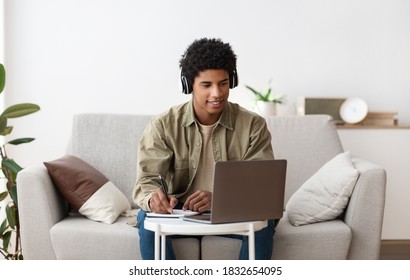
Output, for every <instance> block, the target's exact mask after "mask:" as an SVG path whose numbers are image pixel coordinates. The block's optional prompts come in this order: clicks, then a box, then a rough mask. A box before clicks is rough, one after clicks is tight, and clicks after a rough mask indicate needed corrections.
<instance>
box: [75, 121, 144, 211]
mask: <svg viewBox="0 0 410 280" xmlns="http://www.w3.org/2000/svg"><path fill="white" fill-rule="evenodd" d="M150 119H151V116H146V115H119V114H118V115H117V114H78V115H75V116H74V119H73V129H72V133H71V139H70V142H69V145H68V150H67V153H68V154H71V155H74V156H77V157H79V158H81V159H83V160H84V161H86V162H87V163H89V164H90V165H92V166H93V167H95V168H96V169H97V170H99V171H100V172H101V173H102V174H104V175H105V176H106V177H107V178H108V179H109V180H111V181H112V182H113V183H114V184H115V185H116V186H117V187H118V188H119V189H120V190H121V191H122V192H123V193H124V194H125V196H126V197H127V198H128V200H129V201H130V203H131V205H132V206H133V207H136V205H135V204H134V202H133V201H132V197H131V194H132V189H133V188H134V185H135V179H136V173H137V169H136V166H137V148H138V143H139V139H140V136H141V134H142V132H143V130H144V128H145V127H146V125H147V124H148V122H149V121H150Z"/></svg>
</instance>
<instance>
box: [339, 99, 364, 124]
mask: <svg viewBox="0 0 410 280" xmlns="http://www.w3.org/2000/svg"><path fill="white" fill-rule="evenodd" d="M367 110H368V108H367V104H366V102H365V101H364V100H363V99H361V98H357V97H353V98H347V99H346V100H345V102H343V104H342V106H340V112H339V113H340V117H341V118H342V120H343V121H344V122H346V123H350V124H354V123H359V122H361V121H362V120H364V118H365V117H366V116H367Z"/></svg>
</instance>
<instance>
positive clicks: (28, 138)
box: [7, 137, 35, 145]
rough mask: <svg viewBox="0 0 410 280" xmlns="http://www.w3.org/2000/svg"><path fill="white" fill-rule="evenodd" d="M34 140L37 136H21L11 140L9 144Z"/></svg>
mask: <svg viewBox="0 0 410 280" xmlns="http://www.w3.org/2000/svg"><path fill="white" fill-rule="evenodd" d="M33 140H35V138H31V137H26V138H19V139H14V140H11V141H9V142H7V144H11V145H20V144H25V143H30V142H31V141H33Z"/></svg>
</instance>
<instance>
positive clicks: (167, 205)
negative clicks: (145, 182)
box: [149, 176, 178, 214]
mask: <svg viewBox="0 0 410 280" xmlns="http://www.w3.org/2000/svg"><path fill="white" fill-rule="evenodd" d="M159 180H160V184H161V188H158V190H157V191H156V192H154V194H153V195H152V197H151V199H150V200H149V206H150V208H151V211H152V212H154V213H159V214H167V213H168V214H172V209H174V207H175V206H176V205H177V203H178V200H177V199H176V198H175V196H173V195H169V194H168V188H167V186H166V183H165V181H162V180H163V179H162V177H161V176H160V178H159ZM161 181H162V182H161Z"/></svg>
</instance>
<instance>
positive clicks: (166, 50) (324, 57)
mask: <svg viewBox="0 0 410 280" xmlns="http://www.w3.org/2000/svg"><path fill="white" fill-rule="evenodd" d="M5 2H6V3H5V17H6V19H5V25H6V29H5V52H6V57H5V66H6V69H7V74H8V80H7V83H8V84H7V93H6V103H7V104H9V105H11V104H15V103H18V102H33V103H37V104H39V105H40V106H41V108H42V110H41V111H40V112H39V113H36V114H34V115H31V116H27V117H25V118H22V119H17V120H13V124H15V131H14V132H13V137H19V136H33V137H36V141H34V142H33V143H30V144H26V145H23V146H20V147H16V148H13V149H10V153H12V155H13V156H14V158H15V159H16V160H18V161H19V162H20V163H22V164H23V165H28V164H33V163H40V162H42V161H44V160H50V159H54V158H56V157H59V156H60V155H62V154H63V153H64V149H65V146H66V143H67V141H68V137H69V133H70V128H71V119H72V116H73V114H75V113H80V112H111V113H143V114H156V113H159V112H161V111H163V110H165V109H166V108H168V107H169V106H171V105H173V104H177V103H180V102H184V101H185V100H188V99H189V97H188V96H184V95H182V94H181V93H179V88H178V83H179V77H178V76H179V69H178V60H179V58H180V56H181V55H182V53H183V52H184V50H185V48H186V47H187V45H188V44H190V43H191V42H192V41H193V40H194V39H197V38H200V37H204V36H207V37H219V38H222V39H223V40H224V41H227V42H230V43H231V44H232V46H233V48H234V50H235V51H236V53H237V55H238V72H239V79H240V85H239V87H238V88H236V89H234V90H233V91H232V95H231V99H232V100H233V101H235V102H239V103H240V104H241V105H243V106H245V107H248V108H250V107H251V103H252V102H251V98H250V96H249V93H248V92H247V91H246V89H245V88H244V84H249V85H253V86H255V87H258V88H264V87H265V86H266V84H267V82H268V81H269V80H270V79H273V83H272V85H273V86H274V88H275V89H276V90H278V91H280V92H282V93H285V94H287V96H288V101H289V102H288V105H287V106H288V111H289V112H294V107H293V106H294V103H295V100H296V98H297V97H298V96H301V95H305V96H335V97H336V96H337V97H340V96H342V97H350V96H358V97H362V98H364V99H365V100H366V101H367V102H368V104H369V107H370V110H397V111H398V112H399V115H398V116H399V121H400V122H401V123H402V124H410V110H409V109H408V107H409V105H410V95H409V93H410V79H409V77H410V51H409V50H410V16H409V15H410V1H407V0H338V1H336V0H334V1H328V0H310V1H306V0H287V1H280V0H259V1H253V0H242V1H238V0H225V1H221V0H208V1H192V0H173V1H167V0H151V1H142V0H5ZM107 129H109V128H107Z"/></svg>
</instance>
